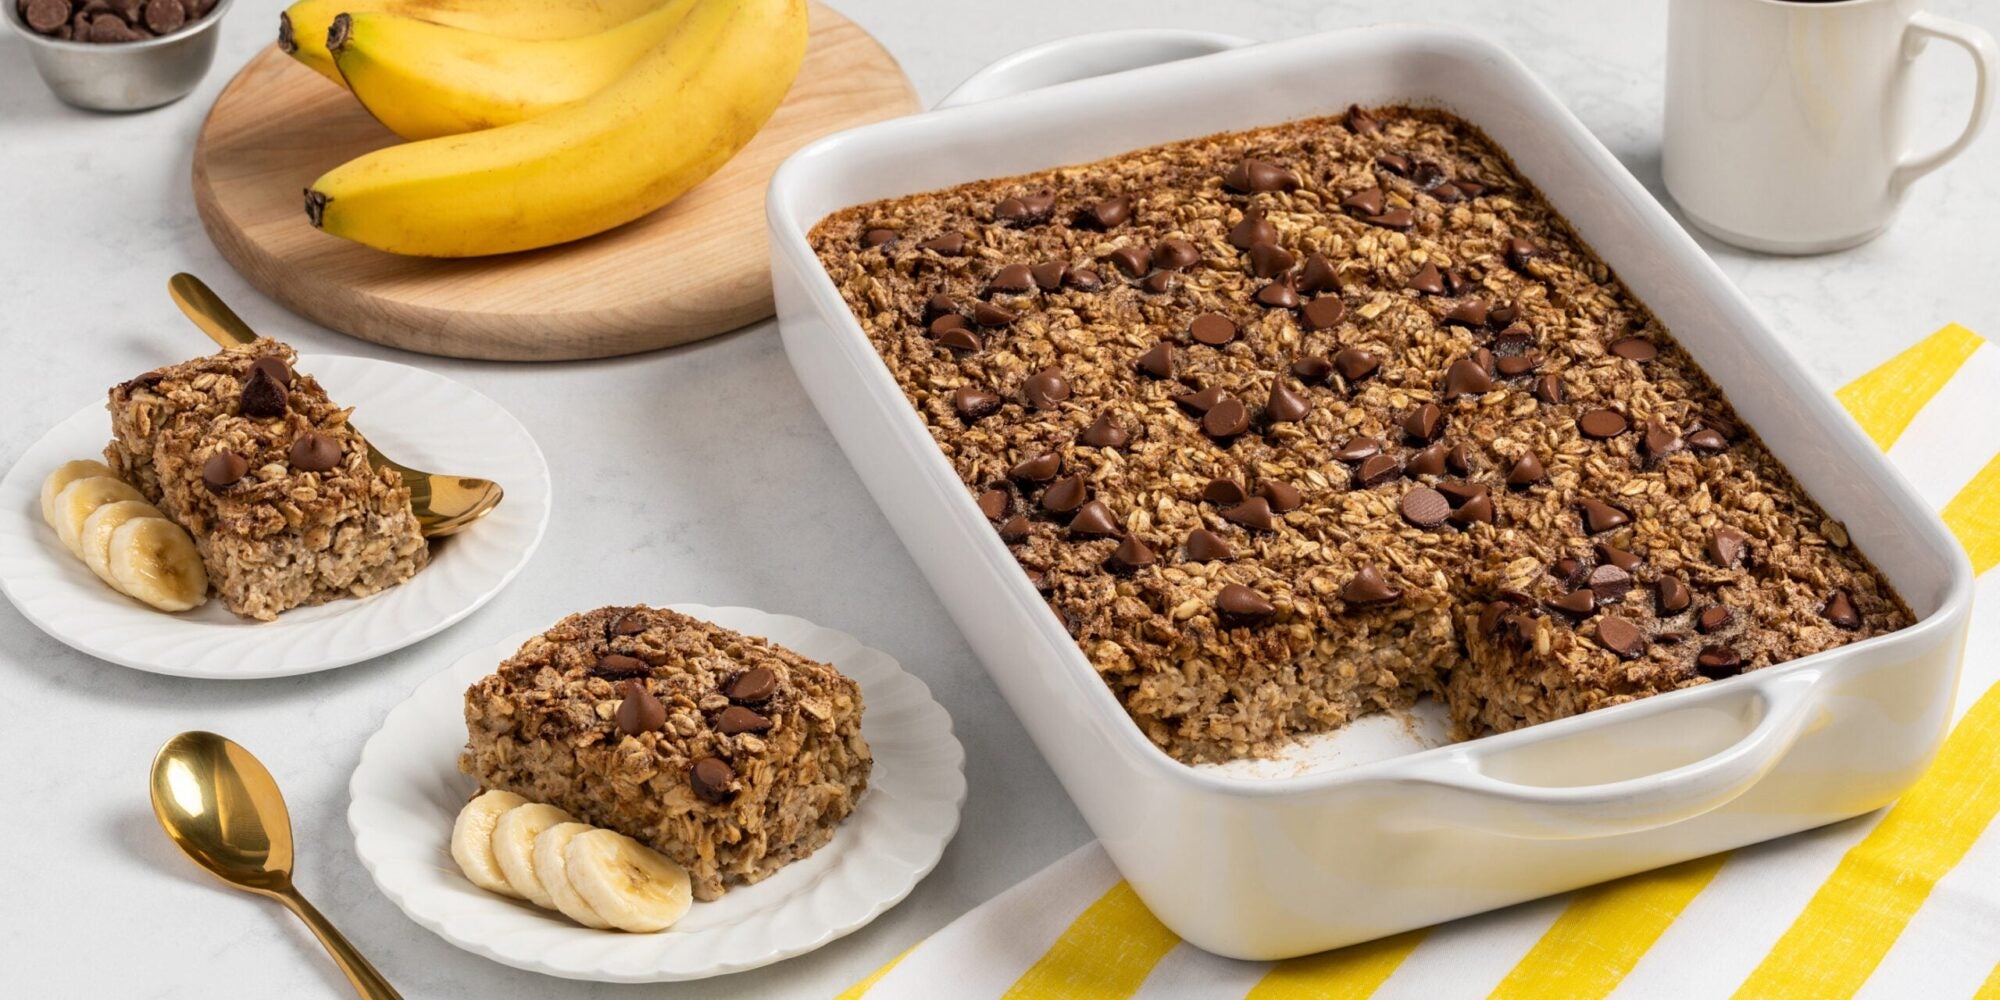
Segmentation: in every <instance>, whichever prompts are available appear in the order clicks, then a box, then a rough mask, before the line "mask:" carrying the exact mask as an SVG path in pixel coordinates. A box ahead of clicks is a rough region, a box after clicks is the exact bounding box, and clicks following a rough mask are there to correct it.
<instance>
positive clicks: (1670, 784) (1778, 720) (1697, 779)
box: [1410, 670, 1820, 840]
mask: <svg viewBox="0 0 2000 1000" xmlns="http://www.w3.org/2000/svg"><path fill="white" fill-rule="evenodd" d="M1819 679H1820V675H1819V672H1818V671H1814V670H1800V671H1794V672H1792V673H1790V674H1788V675H1786V676H1784V677H1779V678H1776V679H1775V680H1774V681H1773V682H1772V683H1769V684H1764V685H1760V686H1758V687H1756V688H1752V689H1751V690H1752V691H1753V692H1754V694H1753V697H1754V698H1756V700H1757V702H1758V705H1757V711H1758V713H1759V714H1758V718H1757V722H1756V724H1755V725H1753V726H1751V727H1750V731H1749V732H1747V733H1745V734H1744V735H1743V736H1742V738H1740V739H1738V740H1737V741H1736V742H1735V743H1732V744H1730V745H1729V746H1727V747H1725V748H1723V749H1722V750H1720V751H1718V752H1716V753H1714V754H1712V755H1710V756H1708V757H1705V758H1703V759H1701V760H1698V761H1694V762H1692V763H1689V764H1684V765H1682V766H1680V767H1676V768H1673V769H1671V770H1667V771H1662V772H1659V773H1658V774H1648V775H1642V776H1640V777H1636V778H1628V779H1625V780H1621V781H1613V782H1608V783H1605V784H1599V785H1576V786H1568V787H1551V786H1541V785H1525V784H1521V783H1518V782H1514V781H1507V780H1505V779H1501V778H1497V777H1494V776H1493V775H1492V774H1489V773H1487V769H1486V764H1487V760H1486V758H1487V757H1488V756H1489V754H1486V753H1482V752H1481V751H1480V749H1479V745H1478V743H1477V742H1474V743H1469V744H1464V745H1462V746H1461V747H1457V748H1453V749H1454V752H1451V753H1446V754H1441V755H1439V756H1438V757H1436V758H1434V759H1432V760H1430V761H1427V762H1426V763H1425V765H1424V766H1422V767H1420V768H1419V769H1418V772H1417V773H1416V774H1414V775H1411V776H1410V777H1411V780H1413V781H1418V782H1422V783H1424V784H1428V785H1432V786H1437V787H1441V788H1446V789H1450V790H1452V791H1454V792H1457V793H1459V794H1460V795H1461V796H1463V797H1465V799H1467V800H1468V802H1467V805H1468V809H1467V810H1463V811H1458V814H1459V815H1462V816H1466V817H1470V818H1468V819H1466V820H1465V823H1464V825H1468V826H1479V827H1482V828H1485V829H1491V830H1493V831H1494V832H1497V833H1502V834H1505V835H1508V836H1514V837H1526V838H1533V839H1543V840H1578V839H1584V838H1590V837H1609V836H1616V835H1619V834H1626V833H1638V832H1641V831H1644V830H1653V829H1657V828H1659V827H1663V826H1668V825H1670V824H1673V823H1678V822H1681V821H1683V820H1688V819H1693V818H1694V817H1696V816H1700V815H1702V814H1703V813H1706V812H1709V811H1711V810H1714V809H1719V808H1721V807H1722V806H1725V805H1727V804H1729V802H1730V801H1731V800H1733V799H1735V798H1736V797H1737V796H1739V795H1741V794H1743V793H1744V792H1745V791H1748V790H1749V788H1750V786H1752V785H1754V784H1756V783H1757V782H1758V781H1759V780H1761V779H1762V778H1763V777H1764V776H1765V775H1766V774H1769V773H1770V771H1771V769H1772V768H1773V767H1776V766H1777V764H1778V762H1779V761H1780V760H1783V759H1784V757H1785V754H1786V753H1787V752H1789V751H1790V750H1791V748H1792V745H1793V744H1794V743H1796V742H1798V739H1799V737H1800V736H1802V735H1804V734H1805V732H1806V729H1807V728H1808V726H1809V724H1810V723H1811V722H1812V720H1813V718H1814V716H1815V714H1816V710H1817V708H1818V706H1819V696H1818V694H1816V693H1815V692H1816V691H1817V687H1816V685H1817V683H1818V681H1819ZM1500 752H1501V753H1505V752H1506V751H1504V750H1503V751H1500Z"/></svg>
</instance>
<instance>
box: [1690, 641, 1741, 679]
mask: <svg viewBox="0 0 2000 1000" xmlns="http://www.w3.org/2000/svg"><path fill="white" fill-rule="evenodd" d="M1694 668H1695V670H1697V671H1699V672H1700V674H1701V675H1702V676H1703V677H1708V678H1713V679H1721V678H1723V677H1734V676H1736V675H1737V674H1740V673H1742V672H1743V657H1742V656H1740V655H1738V654H1737V652H1736V650H1734V649H1731V648H1729V647H1728V646H1703V647H1702V650H1701V652H1699V653H1696V654H1695V657H1694Z"/></svg>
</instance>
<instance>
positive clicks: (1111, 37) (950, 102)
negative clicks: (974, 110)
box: [937, 28, 1251, 108]
mask: <svg viewBox="0 0 2000 1000" xmlns="http://www.w3.org/2000/svg"><path fill="white" fill-rule="evenodd" d="M1249 44H1251V39H1248V38H1244V37H1243V36H1241V35H1226V34H1222V33H1220V32H1214V31H1186V30H1181V29H1177V28H1130V29H1125V30H1121V31H1099V32H1095V33H1092V34H1087V35H1072V36H1070V37H1068V38H1058V39H1056V40H1055V41H1052V42H1044V43H1042V44H1040V45H1035V46H1030V47H1028V48H1025V49H1022V50H1020V51H1019V52H1015V53H1014V54H1012V55H1007V56H1002V57H1000V58H999V59H997V60H994V61H993V62H991V63H988V64H987V65H986V66H985V67H984V68H982V69H979V70H977V71H975V72H974V73H973V74H972V75H971V76H968V77H966V78H965V80H964V82H962V83H960V84H959V85H958V87H957V88H956V89H954V90H953V91H952V92H951V93H949V94H946V95H945V98H944V100H942V101H939V102H938V103H937V106H938V107H940V108H951V107H957V106H959V105H961V104H975V103H978V102H980V101H990V100H992V99H994V98H996V97H1010V96H1012V95H1014V94H1019V93H1024V92H1026V91H1030V90H1036V89H1039V88H1041V87H1050V86H1054V85H1055V84H1058V83H1068V82H1070V81H1072V80H1082V79H1086V78H1088V77H1093V76H1104V75H1106V74H1109V73H1119V72H1123V71H1125V70H1128V69H1138V68H1140V67H1142V66H1152V65H1155V64H1157V63H1166V62H1177V61H1179V60H1182V59H1191V58H1193V57H1195V56H1205V55H1211V54H1214V53H1216V52H1223V51H1226V50H1229V49H1233V48H1238V47H1241V46H1244V45H1249Z"/></svg>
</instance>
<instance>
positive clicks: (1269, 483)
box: [1257, 479, 1306, 514]
mask: <svg viewBox="0 0 2000 1000" xmlns="http://www.w3.org/2000/svg"><path fill="white" fill-rule="evenodd" d="M1257 495H1258V496H1260V497H1263V498H1264V499H1265V500H1266V501H1267V502H1269V503H1270V505H1271V510H1273V511H1275V512H1276V513H1279V514H1283V513H1285V512H1287V511H1294V510H1298V509H1299V507H1300V506H1301V505H1303V504H1304V503H1305V502H1306V501H1305V497H1304V496H1302V495H1300V493H1299V488H1298V487H1296V486H1293V485H1292V484H1290V483H1288V482H1285V481H1283V480H1279V479H1266V480H1264V481H1263V482H1261V483H1258V484H1257Z"/></svg>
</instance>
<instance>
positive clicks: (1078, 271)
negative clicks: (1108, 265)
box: [1063, 267, 1104, 292]
mask: <svg viewBox="0 0 2000 1000" xmlns="http://www.w3.org/2000/svg"><path fill="white" fill-rule="evenodd" d="M1063 284H1065V285H1068V286H1069V287H1071V288H1073V289H1076V290H1077V291H1079V292H1094V291H1097V290H1098V289H1100V288H1103V287H1104V278H1103V277H1102V276H1100V275H1099V274H1098V273H1097V270H1096V269H1095V268H1089V267H1079V268H1074V269H1072V270H1070V271H1069V272H1068V273H1067V274H1064V275H1063Z"/></svg>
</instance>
